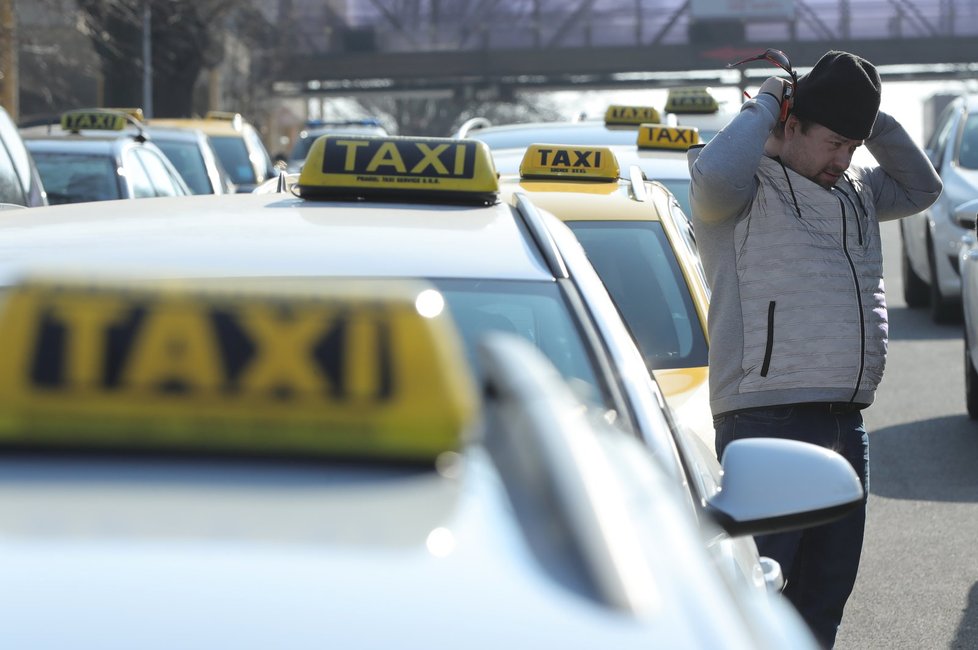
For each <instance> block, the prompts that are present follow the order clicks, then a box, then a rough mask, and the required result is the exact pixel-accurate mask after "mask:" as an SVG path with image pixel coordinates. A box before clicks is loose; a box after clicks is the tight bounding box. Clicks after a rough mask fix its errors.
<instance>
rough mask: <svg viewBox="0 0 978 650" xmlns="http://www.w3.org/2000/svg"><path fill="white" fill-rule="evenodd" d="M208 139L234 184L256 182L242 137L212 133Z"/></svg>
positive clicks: (251, 183) (252, 183)
mask: <svg viewBox="0 0 978 650" xmlns="http://www.w3.org/2000/svg"><path fill="white" fill-rule="evenodd" d="M210 140H211V144H212V145H214V152H215V153H216V154H217V157H218V158H219V159H220V161H221V164H222V165H224V169H225V171H227V173H228V175H229V176H231V180H232V181H234V183H235V184H236V185H254V184H255V183H257V182H258V180H257V179H256V178H255V169H254V168H253V167H252V166H251V159H250V158H249V157H248V148H247V147H245V142H244V139H242V138H241V137H240V136H236V135H230V136H223V135H212V136H210Z"/></svg>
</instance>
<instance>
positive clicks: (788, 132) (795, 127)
mask: <svg viewBox="0 0 978 650" xmlns="http://www.w3.org/2000/svg"><path fill="white" fill-rule="evenodd" d="M800 132H801V122H800V121H799V120H798V118H797V117H795V116H794V115H791V114H789V115H788V118H787V119H786V120H785V121H784V137H785V139H788V140H790V139H791V138H793V137H795V136H796V135H798V134H799V133H800Z"/></svg>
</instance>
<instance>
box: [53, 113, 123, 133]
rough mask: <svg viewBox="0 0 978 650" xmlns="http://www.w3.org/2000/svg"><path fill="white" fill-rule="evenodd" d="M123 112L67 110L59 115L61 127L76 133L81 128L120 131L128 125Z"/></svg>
mask: <svg viewBox="0 0 978 650" xmlns="http://www.w3.org/2000/svg"><path fill="white" fill-rule="evenodd" d="M128 124H129V120H128V118H127V117H126V115H125V113H121V112H119V111H107V110H84V111H69V112H67V113H64V114H63V115H62V116H61V128H62V129H64V130H65V131H71V132H73V133H77V132H79V131H81V130H82V129H91V130H94V131H121V130H123V129H124V128H126V126H128Z"/></svg>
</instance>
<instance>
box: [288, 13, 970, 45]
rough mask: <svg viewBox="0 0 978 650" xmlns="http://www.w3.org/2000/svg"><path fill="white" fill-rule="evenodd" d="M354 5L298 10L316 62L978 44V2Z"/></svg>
mask: <svg viewBox="0 0 978 650" xmlns="http://www.w3.org/2000/svg"><path fill="white" fill-rule="evenodd" d="M296 4H300V3H296ZM348 5H349V6H350V7H351V8H350V10H348V11H347V12H345V13H343V12H337V11H335V10H332V9H329V8H328V6H329V5H328V4H327V3H321V2H315V3H312V2H310V3H308V4H305V5H303V6H302V7H300V8H297V9H295V10H294V14H293V20H294V23H295V28H294V33H295V34H296V40H295V42H296V46H297V47H298V48H300V49H302V50H303V51H304V52H305V53H306V54H316V53H325V52H330V51H333V52H337V51H342V52H419V51H451V50H469V51H471V50H482V49H513V48H548V49H553V48H579V47H616V46H641V45H669V44H687V43H690V42H696V41H697V40H702V41H703V42H704V44H705V45H712V46H716V47H719V46H730V45H737V44H743V43H764V42H772V41H832V40H839V41H845V40H859V39H912V38H944V37H946V38H960V37H973V36H978V0H805V1H802V0H795V1H794V2H791V1H790V0H785V1H784V3H783V5H786V6H790V7H792V8H793V16H791V17H790V18H785V17H779V18H763V17H761V18H757V17H753V18H749V19H732V20H731V19H727V20H722V21H699V20H696V19H695V18H694V16H693V15H692V13H691V10H690V2H689V0H574V1H571V2H568V1H567V0H455V1H452V0H442V1H441V2H427V3H426V2H413V3H408V2H405V3H389V2H384V1H383V0H374V1H373V2H364V1H359V2H351V3H348ZM392 6H397V7H399V8H397V9H392V8H391V7H392Z"/></svg>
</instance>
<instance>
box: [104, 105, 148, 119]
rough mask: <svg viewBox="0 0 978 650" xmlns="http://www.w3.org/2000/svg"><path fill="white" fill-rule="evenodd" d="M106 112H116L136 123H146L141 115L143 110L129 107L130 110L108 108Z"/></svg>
mask: <svg viewBox="0 0 978 650" xmlns="http://www.w3.org/2000/svg"><path fill="white" fill-rule="evenodd" d="M108 110H111V111H116V112H118V113H123V114H124V115H128V116H129V117H131V118H132V119H134V120H136V121H137V122H145V121H146V117H145V116H144V115H143V109H142V108H139V107H131V108H115V107H112V108H110V109H108Z"/></svg>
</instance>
